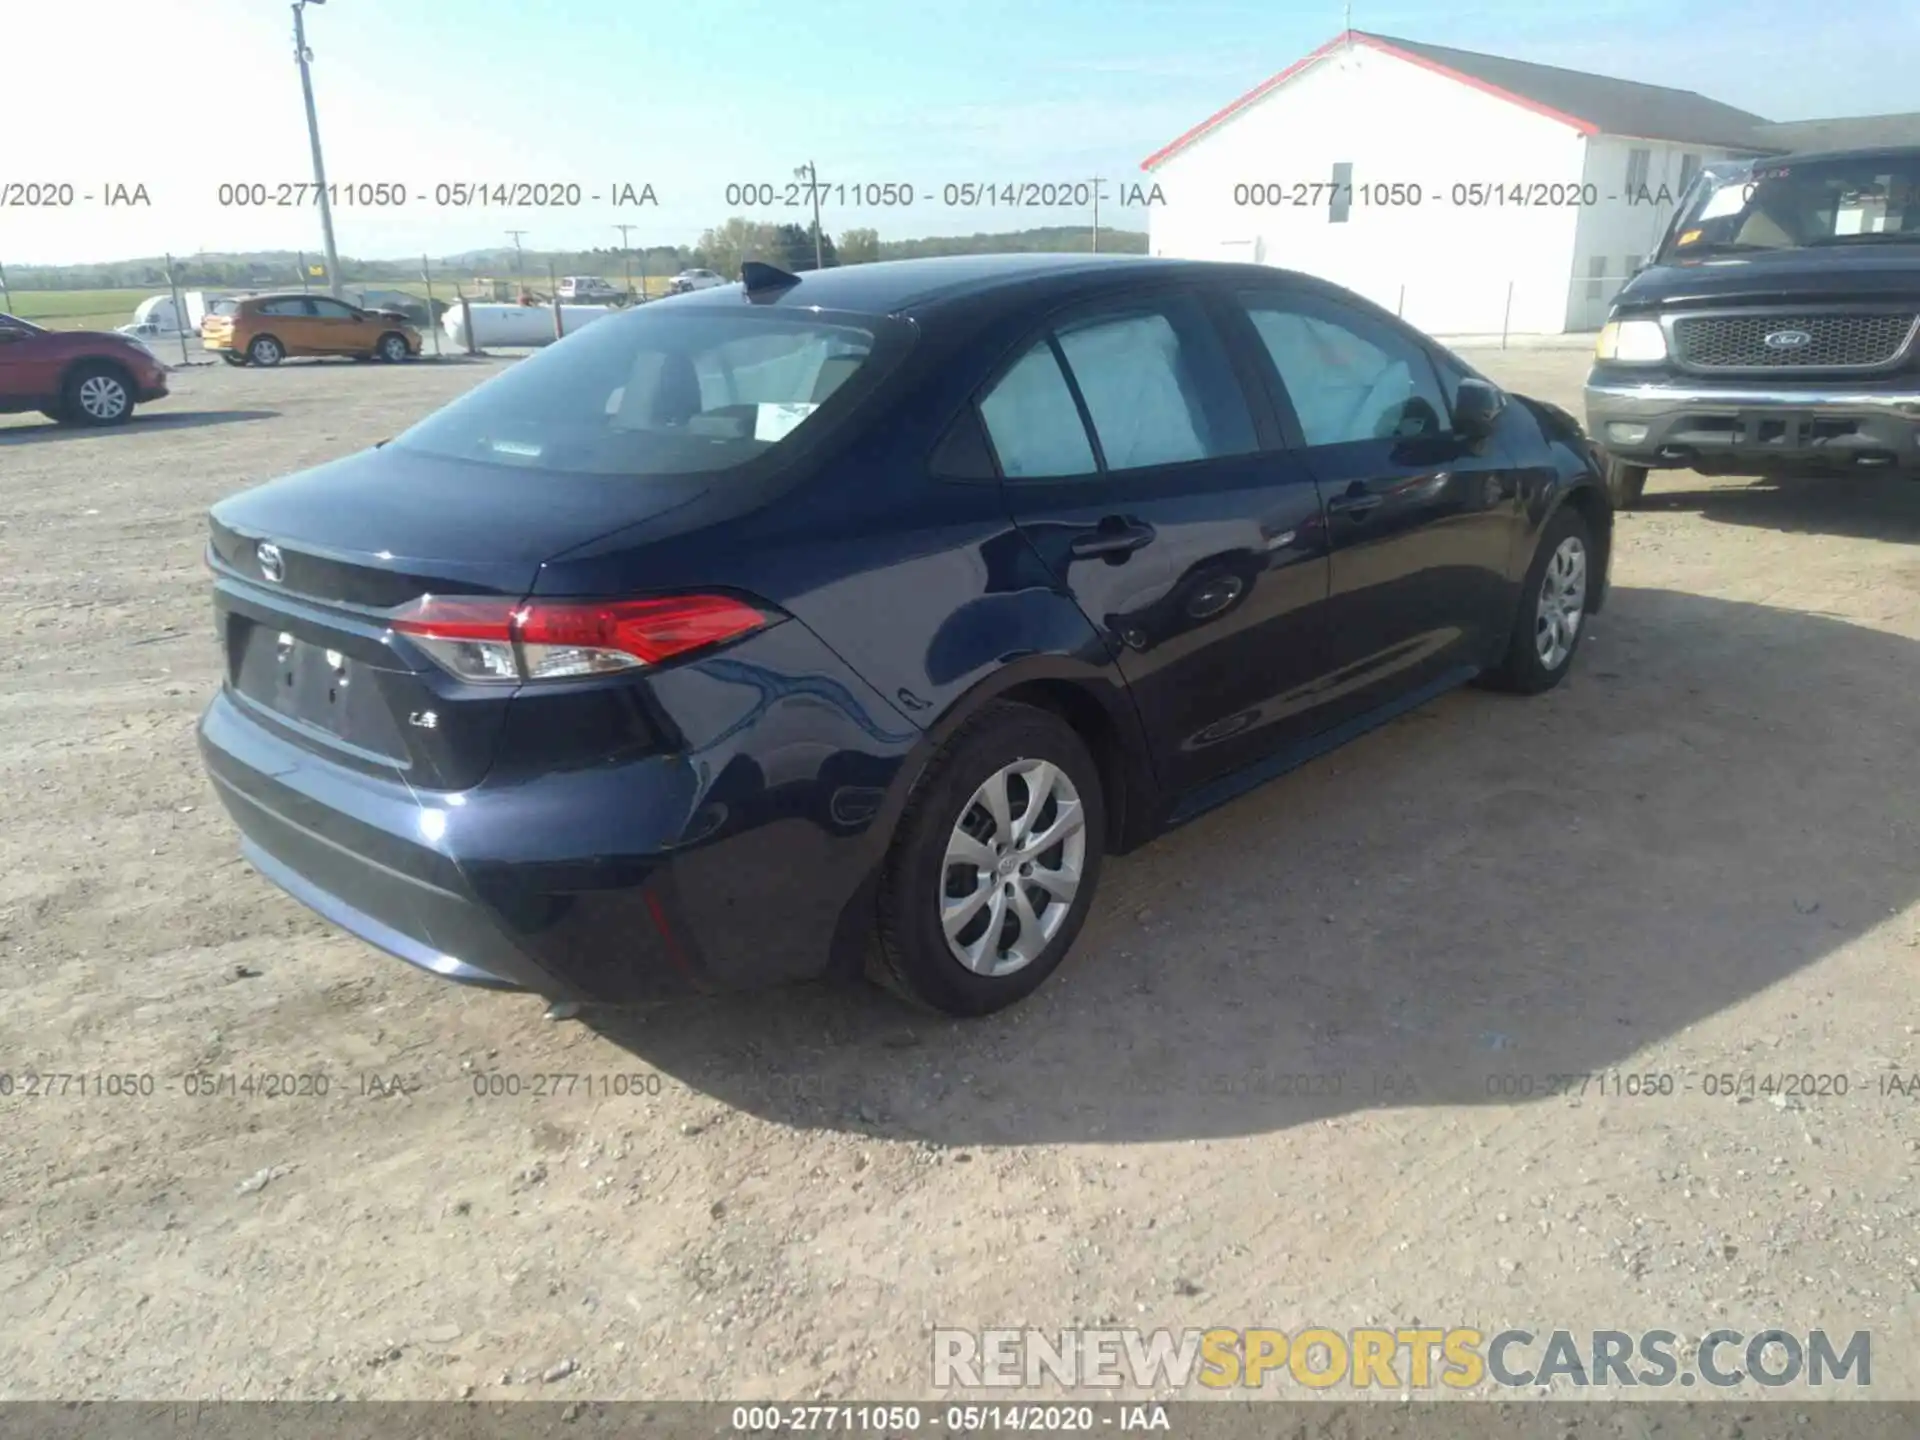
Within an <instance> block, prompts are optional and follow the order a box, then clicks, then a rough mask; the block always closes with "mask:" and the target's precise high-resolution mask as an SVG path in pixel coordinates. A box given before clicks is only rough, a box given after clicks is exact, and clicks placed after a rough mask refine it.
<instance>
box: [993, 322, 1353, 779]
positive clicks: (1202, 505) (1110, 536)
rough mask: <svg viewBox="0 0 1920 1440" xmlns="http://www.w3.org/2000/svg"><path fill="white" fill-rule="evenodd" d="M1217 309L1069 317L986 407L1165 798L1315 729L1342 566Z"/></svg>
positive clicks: (1045, 548)
mask: <svg viewBox="0 0 1920 1440" xmlns="http://www.w3.org/2000/svg"><path fill="white" fill-rule="evenodd" d="M1257 383H1258V382H1257V377H1256V376H1255V375H1254V374H1253V372H1251V371H1250V370H1249V369H1247V368H1246V367H1245V366H1244V365H1243V364H1242V363H1241V362H1239V361H1236V359H1235V357H1234V356H1233V354H1232V353H1231V352H1230V350H1229V347H1228V345H1227V344H1226V343H1225V341H1224V339H1223V337H1222V334H1221V331H1220V328H1219V326H1218V324H1217V321H1216V315H1215V312H1214V310H1213V308H1212V306H1211V304H1210V303H1209V302H1208V301H1207V300H1205V299H1203V298H1202V297H1201V296H1200V295H1199V294H1198V293H1194V292H1188V291H1185V290H1176V291H1162V292H1159V293H1154V294H1146V295H1143V296H1141V297H1139V298H1133V299H1128V300H1124V301H1103V302H1101V303H1099V304H1098V305H1096V306H1093V307H1089V308H1086V309H1082V310H1079V311H1075V312H1071V313H1069V314H1067V315H1064V316H1061V317H1059V318H1058V319H1056V321H1055V322H1054V323H1053V324H1052V326H1051V327H1050V329H1049V331H1048V333H1047V334H1046V335H1044V336H1041V337H1039V338H1037V339H1036V340H1035V341H1033V343H1032V344H1031V346H1030V347H1029V348H1028V349H1026V350H1025V351H1024V352H1023V353H1022V354H1021V355H1020V357H1019V358H1018V359H1017V360H1016V361H1015V362H1014V363H1013V364H1012V365H1011V366H1010V367H1009V368H1007V369H1006V370H1005V371H1004V373H1003V374H1002V375H1001V376H1000V377H999V378H998V379H997V380H996V381H995V382H993V383H992V384H991V385H990V386H989V387H988V389H987V390H986V392H985V393H984V395H983V397H982V399H981V402H980V415H981V419H982V421H983V424H984V428H985V430H986V432H987V434H988V436H989V439H990V441H991V443H992V446H993V449H994V452H995V458H996V460H997V462H998V464H999V468H1000V473H1001V475H1002V476H1003V477H1004V478H1003V488H1004V492H1005V494H1006V496H1007V501H1008V505H1009V508H1010V509H1011V511H1012V514H1013V518H1014V520H1015V522H1016V523H1017V524H1018V525H1019V527H1020V528H1021V530H1022V532H1023V533H1024V534H1025V535H1026V536H1027V538H1028V540H1029V541H1030V542H1031V543H1032V545H1033V546H1034V548H1035V550H1036V551H1037V552H1038V553H1039V555H1040V556H1041V558H1042V560H1043V561H1044V562H1045V564H1046V566H1047V567H1048V569H1049V571H1050V573H1052V574H1053V576H1054V577H1055V578H1056V579H1057V580H1058V581H1059V582H1060V583H1061V584H1062V585H1063V586H1065V588H1066V589H1067V590H1069V591H1070V592H1071V593H1072V595H1073V597H1074V599H1075V600H1076V601H1077V602H1078V604H1079V606H1080V609H1081V611H1082V612H1083V613H1084V614H1085V615H1086V617H1087V619H1088V620H1089V621H1090V622H1091V623H1092V624H1093V626H1094V628H1095V629H1096V630H1097V631H1098V632H1099V633H1100V635H1101V636H1102V638H1103V640H1104V642H1105V644H1106V645H1107V647H1108V649H1109V651H1110V653H1111V654H1112V655H1113V656H1114V658H1115V662H1116V663H1117V665H1118V666H1119V669H1120V671H1121V673H1122V675H1124V676H1125V678H1126V680H1127V684H1128V688H1129V689H1130V690H1131V692H1132V694H1133V697H1134V700H1135V703H1136V704H1137V705H1138V707H1139V709H1140V714H1141V719H1142V721H1143V723H1144V726H1145V729H1146V732H1147V735H1148V737H1149V741H1150V743H1151V744H1152V746H1153V749H1154V752H1155V767H1156V769H1157V771H1158V772H1159V776H1160V780H1161V782H1162V784H1163V785H1164V786H1165V787H1166V788H1167V789H1168V790H1169V791H1170V792H1174V793H1177V792H1181V791H1187V790H1191V789H1193V788H1194V787H1196V786H1198V785H1200V784H1203V783H1205V782H1206V781H1208V780H1211V779H1214V778H1216V777H1218V776H1220V775H1222V774H1225V773H1227V772H1229V771H1232V770H1234V769H1237V768H1239V767H1240V766H1241V765H1243V764H1246V763H1247V762H1249V761H1250V760H1252V759H1255V758H1257V757H1259V756H1260V755H1262V754H1264V753H1266V752H1268V751H1270V750H1272V749H1274V748H1275V747H1277V746H1278V745H1280V744H1282V743H1284V742H1285V741H1288V740H1291V739H1295V738H1298V737H1299V736H1301V735H1302V734H1304V733H1305V732H1306V731H1308V730H1309V729H1310V728H1311V721H1310V719H1309V718H1308V716H1307V715H1306V714H1305V713H1304V707H1303V705H1302V701H1301V697H1302V696H1306V695H1309V694H1310V693H1311V692H1312V690H1313V685H1314V681H1315V680H1316V679H1317V677H1319V676H1320V675H1321V674H1322V672H1323V671H1324V668H1325V659H1326V657H1325V648H1324V643H1323V638H1322V635H1321V611H1322V606H1323V602H1324V601H1325V598H1326V588H1327V557H1326V552H1325V543H1324V534H1325V532H1324V527H1323V525H1322V523H1321V514H1320V499H1319V494H1318V491H1317V490H1316V488H1315V485H1314V481H1313V477H1312V475H1311V474H1310V473H1309V472H1308V471H1307V469H1306V468H1305V466H1304V465H1303V464H1301V463H1300V461H1299V459H1298V457H1297V456H1295V455H1293V454H1290V453H1288V452H1287V451H1285V450H1283V449H1281V448H1280V446H1279V443H1278V439H1279V437H1278V435H1277V433H1275V428H1274V421H1273V417H1272V414H1271V411H1270V410H1269V409H1268V408H1267V407H1266V405H1265V399H1264V396H1262V395H1260V394H1259V392H1258V390H1257V388H1255V387H1256V386H1257Z"/></svg>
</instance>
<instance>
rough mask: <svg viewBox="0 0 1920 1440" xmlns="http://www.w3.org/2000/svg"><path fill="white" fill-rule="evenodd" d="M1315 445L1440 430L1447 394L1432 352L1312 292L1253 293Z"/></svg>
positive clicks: (1249, 298) (1249, 301) (1259, 324)
mask: <svg viewBox="0 0 1920 1440" xmlns="http://www.w3.org/2000/svg"><path fill="white" fill-rule="evenodd" d="M1241 300H1242V303H1243V304H1245V305H1246V307H1247V315H1248V317H1249V318H1250V319H1251V320H1252V321H1253V328H1254V329H1255V330H1256V331H1258V332H1259V335H1260V341H1261V343H1262V344H1263V345H1264V346H1265V347H1266V351H1267V354H1268V356H1269V357H1270V358H1271V359H1272V361H1273V366H1274V369H1275V370H1277V371H1279V373H1280V382H1281V384H1282V385H1284V386H1285V387H1286V391H1287V396H1288V398H1289V399H1290V400H1291V401H1292V402H1293V409H1294V413H1295V415H1296V416H1297V417H1298V418H1299V421H1300V429H1301V432H1302V434H1303V436H1304V438H1305V440H1306V443H1307V444H1308V445H1344V444H1351V443H1353V442H1355V441H1362V440H1391V439H1405V438H1410V437H1415V436H1421V435H1438V434H1441V433H1442V432H1444V431H1445V430H1446V428H1447V424H1448V422H1447V420H1446V419H1445V418H1444V417H1445V416H1446V415H1447V414H1448V408H1447V402H1446V398H1445V397H1444V396H1443V395H1442V394H1441V393H1440V388H1439V382H1438V381H1437V380H1436V378H1435V377H1434V373H1433V366H1432V364H1431V363H1430V362H1429V361H1428V359H1427V357H1426V355H1425V353H1424V352H1423V351H1421V349H1420V348H1419V347H1418V346H1416V345H1415V344H1413V343H1412V342H1411V341H1410V340H1408V339H1406V338H1405V337H1404V336H1400V335H1396V334H1394V333H1393V332H1392V331H1390V330H1389V329H1387V328H1386V327H1385V326H1384V325H1380V324H1377V323H1375V322H1373V321H1371V320H1370V319H1369V318H1368V317H1366V316H1364V315H1360V314H1358V313H1354V312H1349V311H1346V310H1345V309H1344V308H1342V307H1336V306H1334V305H1332V304H1330V303H1324V302H1321V301H1318V300H1316V299H1309V298H1307V297H1299V298H1294V297H1279V296H1266V295H1259V294H1246V295H1243V296H1242V297H1241Z"/></svg>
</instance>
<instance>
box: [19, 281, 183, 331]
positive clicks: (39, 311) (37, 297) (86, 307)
mask: <svg viewBox="0 0 1920 1440" xmlns="http://www.w3.org/2000/svg"><path fill="white" fill-rule="evenodd" d="M11 293H12V295H13V313H14V314H15V315H18V316H19V317H20V318H21V319H22V320H31V321H32V322H33V323H34V324H36V325H44V326H46V327H47V328H48V329H49V330H111V329H113V327H114V326H116V325H125V324H128V323H130V322H131V321H132V319H133V308H134V306H136V305H138V304H139V303H140V302H141V301H142V300H144V299H146V298H147V297H148V296H149V295H158V294H159V293H161V292H160V291H159V290H156V289H151V288H144V287H143V288H141V289H139V290H20V289H14V290H13V291H12V292H11Z"/></svg>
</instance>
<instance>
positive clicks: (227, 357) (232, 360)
mask: <svg viewBox="0 0 1920 1440" xmlns="http://www.w3.org/2000/svg"><path fill="white" fill-rule="evenodd" d="M220 358H221V359H222V360H224V361H226V362H227V363H228V364H229V365H244V364H246V363H247V357H246V356H244V355H240V354H237V353H235V352H234V351H232V350H222V351H221V352H220Z"/></svg>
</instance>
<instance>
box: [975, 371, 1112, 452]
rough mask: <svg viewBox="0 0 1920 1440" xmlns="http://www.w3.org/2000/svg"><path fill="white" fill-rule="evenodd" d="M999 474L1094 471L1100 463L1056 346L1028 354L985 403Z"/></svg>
mask: <svg viewBox="0 0 1920 1440" xmlns="http://www.w3.org/2000/svg"><path fill="white" fill-rule="evenodd" d="M980 419H981V420H982V421H983V422H984V423H985V425H986V427H987V435H988V438H990V439H991V440H992V441H993V450H994V454H995V455H996V456H997V457H998V458H999V461H1000V473H1001V474H1003V475H1007V476H1012V477H1019V478H1034V477H1038V476H1045V475H1091V474H1093V473H1094V471H1095V470H1097V469H1098V468H1099V466H1098V465H1097V464H1096V463H1095V461H1094V458H1093V446H1092V445H1091V444H1090V443H1088V440H1087V428H1086V426H1085V425H1083V424H1081V422H1080V409H1079V407H1078V406H1077V405H1075V404H1074V403H1073V391H1072V390H1071V389H1069V388H1068V386H1067V377H1066V375H1065V374H1063V373H1062V372H1061V369H1060V361H1059V359H1058V358H1057V357H1056V356H1055V355H1054V352H1053V346H1052V345H1051V344H1050V343H1048V342H1046V341H1042V342H1041V343H1040V344H1038V345H1036V346H1034V347H1033V349H1031V350H1029V351H1028V352H1027V353H1026V354H1025V355H1023V356H1022V357H1021V358H1020V359H1019V360H1018V361H1017V362H1015V364H1014V366H1013V368H1012V369H1011V370H1009V371H1007V373H1006V374H1005V375H1003V376H1001V377H1000V381H999V383H998V384H997V385H995V386H994V387H993V389H992V390H991V391H989V392H988V394H987V397H986V398H985V399H984V400H982V401H981V402H980Z"/></svg>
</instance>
